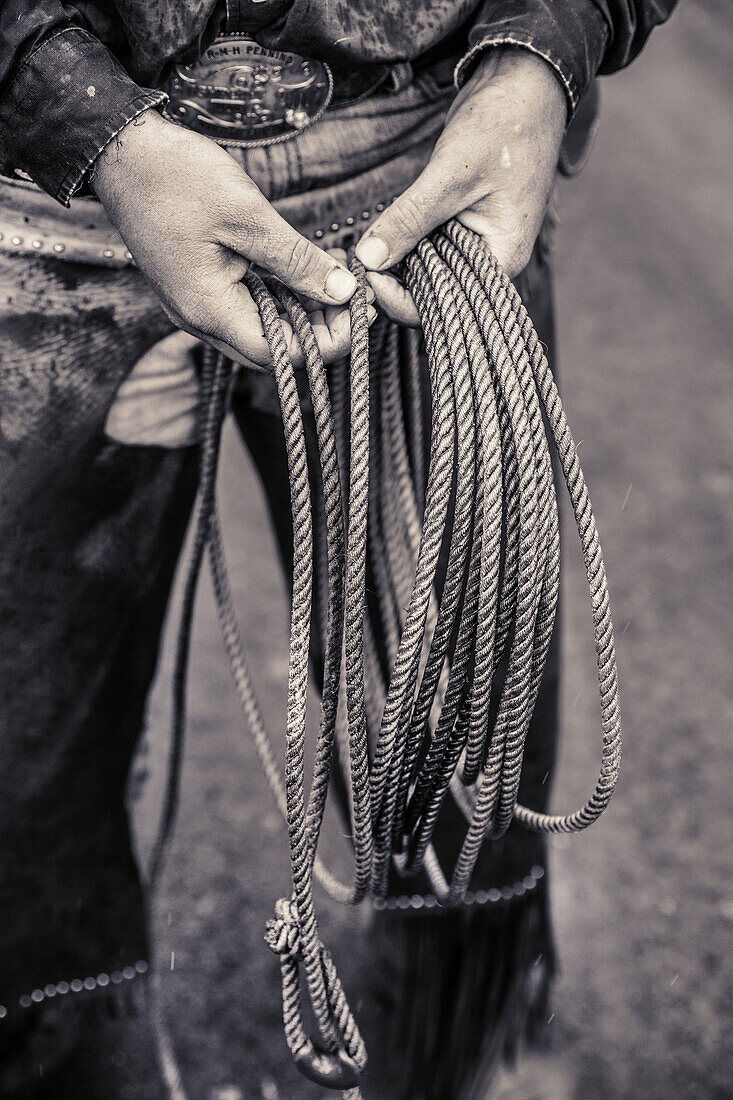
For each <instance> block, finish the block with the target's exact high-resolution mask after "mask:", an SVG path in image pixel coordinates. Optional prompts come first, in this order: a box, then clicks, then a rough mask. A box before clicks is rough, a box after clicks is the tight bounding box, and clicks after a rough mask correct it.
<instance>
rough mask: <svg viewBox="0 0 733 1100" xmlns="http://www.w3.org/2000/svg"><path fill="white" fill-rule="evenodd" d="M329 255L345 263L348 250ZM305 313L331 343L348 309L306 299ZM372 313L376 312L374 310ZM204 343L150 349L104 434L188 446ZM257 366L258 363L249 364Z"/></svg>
mask: <svg viewBox="0 0 733 1100" xmlns="http://www.w3.org/2000/svg"><path fill="white" fill-rule="evenodd" d="M328 255H329V256H331V257H332V258H333V259H335V260H338V261H339V262H340V263H345V262H346V253H345V252H344V251H343V249H337V248H333V249H330V250H329V252H328ZM304 305H305V309H306V312H307V313H308V318H309V320H310V323H311V325H312V326H313V332H314V333H315V337H316V340H317V341H318V343H319V344H320V345H323V344H325V343H326V342H327V341H328V339H329V336H328V331H329V321H328V318H329V314H332V315H333V316H332V317H331V321H330V326H331V328H333V327H334V326H337V319H336V320H334V318H335V317H336V314H339V313H343V312H345V313H346V315H347V318H348V309H347V310H345V311H344V309H343V307H341V306H330V307H328V308H327V309H326V310H325V312H324V310H323V309H322V308H321V307H320V306H319V305H318V304H317V303H313V302H309V301H306V302H305V303H304ZM369 308H370V310H371V313H372V314H373V315H375V311H374V310H373V309H372V308H371V307H369ZM198 345H199V341H198V339H197V338H196V337H195V336H190V335H189V334H188V333H187V332H173V333H171V335H170V336H166V337H164V338H163V339H162V340H159V341H158V343H157V344H154V345H153V347H152V348H149V349H148V350H147V351H146V352H145V354H144V355H143V356H142V358H140V359H138V361H137V362H136V363H135V365H134V367H133V368H132V370H131V371H130V373H129V374H128V375H127V377H126V378H125V380H124V381H123V382H122V384H121V385H120V386H119V388H118V390H117V392H116V394H115V396H114V400H113V402H112V404H111V406H110V408H109V410H108V413H107V419H106V422H105V425H104V431H105V435H106V436H107V437H108V438H109V439H112V440H114V442H115V443H123V444H125V446H128V447H166V448H169V449H170V448H176V447H189V446H190V445H191V444H192V443H198V442H199V440H200V433H201V416H200V408H199V406H200V402H201V380H200V378H199V375H198V372H197V370H196V361H195V358H194V355H193V352H194V350H195V348H196V347H197V346H198ZM247 366H249V367H253V366H254V364H252V363H249V362H248V363H247Z"/></svg>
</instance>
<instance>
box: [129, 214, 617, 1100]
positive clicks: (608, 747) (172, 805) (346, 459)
mask: <svg viewBox="0 0 733 1100" xmlns="http://www.w3.org/2000/svg"><path fill="white" fill-rule="evenodd" d="M349 264H350V268H351V270H352V272H353V273H354V274H355V275H356V278H357V282H358V289H357V292H356V293H355V295H354V297H353V299H352V301H351V303H350V313H351V356H350V362H349V369H348V383H347V379H346V377H345V375H344V371H343V370H342V368H341V367H340V366H339V365H336V367H335V368H334V369H333V370H332V372H331V377H330V380H329V378H328V376H327V373H326V370H325V368H324V365H323V362H322V359H321V356H320V353H319V351H318V346H317V343H316V340H315V336H314V334H313V330H312V328H311V326H310V323H309V321H308V317H307V315H306V313H305V311H304V309H303V308H302V306H301V305H300V303H299V302H298V300H297V299H296V298H295V296H294V295H293V294H291V293H290V292H289V291H288V290H286V288H284V287H283V286H281V285H280V284H279V283H277V282H275V281H273V280H268V282H267V284H265V283H264V282H263V281H262V280H261V279H260V278H259V277H258V276H257V275H255V274H254V273H252V272H250V273H248V274H247V275H246V276H245V283H246V285H247V287H248V289H249V291H250V293H251V294H252V297H253V299H254V301H255V303H256V305H257V308H258V310H259V312H260V317H261V319H262V324H263V328H264V330H265V334H266V336H267V339H268V343H269V347H270V352H271V356H272V362H273V369H274V374H275V378H276V381H277V387H278V394H279V400H280V406H281V410H282V418H283V426H284V432H285V442H286V448H287V455H288V472H289V480H290V495H291V510H292V521H293V536H294V567H293V591H292V607H291V623H290V627H291V633H290V660H289V674H288V707H287V730H286V755H285V768H284V778H283V774H282V772H281V768H280V766H279V764H278V762H277V758H276V754H275V752H274V750H273V747H272V743H271V741H270V738H269V735H268V733H267V730H266V728H265V725H264V722H263V719H262V715H261V712H260V710H259V707H258V705H257V701H256V698H255V694H254V691H253V687H252V680H251V677H250V674H249V670H248V667H247V663H246V659H245V656H244V652H243V649H242V642H241V637H240V633H239V628H238V624H237V618H236V611H235V608H234V605H233V602H232V596H231V589H230V585H229V581H228V575H227V568H226V561H225V557H224V550H223V545H222V538H221V531H220V527H219V521H218V516H217V513H216V502H215V479H216V467H217V461H218V453H219V442H220V434H221V422H222V419H223V416H224V412H225V407H226V391H227V386H228V379H229V377H230V373H231V368H230V367H229V365H227V364H225V363H224V361H223V360H222V359H221V358H220V357H213V356H212V354H209V353H207V356H206V360H205V370H204V382H205V397H206V402H205V403H206V415H205V423H204V438H203V446H202V459H201V487H200V494H199V503H198V506H197V511H196V516H195V521H194V538H193V548H192V553H191V559H190V565H189V570H188V574H187V577H186V583H185V587H184V603H183V611H182V616H181V630H180V633H179V643H178V650H177V661H176V671H175V677H174V736H173V738H172V747H171V765H172V767H171V774H170V777H169V783H168V788H167V791H166V798H165V802H164V812H163V815H162V822H161V830H160V834H159V837H158V841H157V843H156V845H155V848H154V853H153V859H152V863H151V867H152V872H151V878H152V879H153V880H155V879H157V877H158V876H159V873H160V868H161V866H162V862H163V857H164V854H165V852H166V850H167V847H168V845H169V841H170V834H171V830H172V824H173V820H174V816H175V809H176V804H177V798H178V785H179V772H180V762H181V756H182V751H183V729H184V724H185V680H186V672H187V666H188V654H189V646H190V640H189V639H190V627H191V618H192V614H193V602H194V596H195V591H196V584H197V578H198V574H199V572H200V567H201V562H202V559H203V556H204V551H205V549H206V548H208V555H209V562H210V566H211V572H212V577H213V582H214V591H215V596H216V603H217V608H218V614H219V620H220V624H221V629H222V636H223V639H224V645H225V649H226V652H227V654H228V657H229V661H230V664H231V668H232V673H233V676H234V680H235V684H236V687H237V691H238V695H239V700H240V703H241V707H242V711H243V714H244V717H245V722H246V724H247V726H248V728H249V731H250V733H251V735H252V737H253V739H254V742H255V746H256V748H257V752H258V754H259V757H260V760H261V763H262V766H263V769H264V771H265V774H266V777H267V781H268V783H269V786H270V788H271V790H272V793H273V796H274V798H275V802H276V804H277V806H278V808H279V810H280V812H281V813H282V815H283V817H284V819H285V820H286V822H287V826H288V837H289V844H290V856H291V871H292V895H291V897H289V898H284V899H280V901H278V902H277V904H276V907H275V918H274V920H272V921H270V922H269V924H268V928H267V934H266V941H267V943H268V945H269V946H270V948H271V949H272V950H273V951H274V952H275V953H276V954H277V955H278V957H279V960H280V967H281V975H282V987H283V1018H284V1025H285V1035H286V1039H287V1042H288V1045H289V1047H290V1050H291V1052H292V1053H293V1057H294V1058H295V1061H296V1063H297V1065H298V1066H299V1068H300V1069H301V1070H302V1071H303V1072H304V1073H305V1074H306V1075H307V1076H309V1077H310V1078H311V1079H312V1080H315V1081H317V1082H319V1083H320V1084H324V1085H326V1086H327V1087H331V1088H340V1089H341V1090H342V1091H343V1094H344V1096H347V1097H349V1098H350V1100H356V1098H357V1097H358V1096H359V1095H360V1093H359V1089H358V1079H359V1076H360V1074H361V1072H362V1071H363V1069H364V1066H365V1064H366V1051H365V1049H364V1044H363V1041H362V1039H361V1036H360V1035H359V1031H358V1028H357V1025H356V1022H355V1020H354V1017H353V1015H352V1013H351V1010H350V1009H349V1006H348V1003H347V1000H346V997H345V994H344V991H343V989H342V987H341V984H340V982H339V980H338V976H337V974H336V970H335V967H334V964H333V961H332V960H331V957H330V955H329V954H328V952H327V951H326V949H325V948H324V946H323V944H322V943H321V940H320V937H319V933H318V925H317V921H316V916H315V908H314V902H313V881H314V879H317V880H318V881H319V882H320V883H321V884H322V885H323V886H324V888H325V889H326V890H327V891H328V892H329V893H330V894H331V895H332V896H333V897H335V898H336V899H337V900H339V901H341V902H348V903H350V904H356V903H358V902H360V901H361V900H362V899H363V898H364V897H366V896H367V895H368V894H371V895H372V896H374V897H376V898H383V897H384V896H385V894H386V892H387V884H388V878H389V873H390V870H391V869H393V868H394V869H396V870H397V872H398V873H400V874H401V875H404V876H409V875H414V874H416V873H417V872H418V871H420V870H421V869H424V870H425V871H426V872H427V874H428V877H429V880H430V883H431V887H432V889H433V891H434V892H435V894H436V895H437V896H438V897H439V898H440V899H441V900H442V902H443V903H444V904H456V903H459V902H461V901H462V899H464V897H465V896H466V894H467V892H468V891H469V887H470V883H471V876H472V873H473V870H474V867H475V864H476V860H477V858H478V854H479V851H480V848H481V845H482V844H483V842H484V841H485V840H486V838H487V837H492V838H495V837H500V836H502V835H503V834H504V833H505V832H506V830H507V828H508V827H509V824H510V823H511V821H512V820H514V819H516V820H517V821H519V822H520V823H521V824H522V825H524V826H525V827H527V828H529V829H532V830H535V831H538V832H542V833H557V832H563V833H570V832H578V831H580V830H581V829H584V828H586V827H587V826H588V825H590V824H591V823H592V822H593V821H594V820H595V819H596V818H597V817H598V816H599V815H600V814H601V813H602V811H603V810H604V809H605V807H606V806H607V805H608V801H609V799H610V797H611V794H612V793H613V789H614V787H615V784H616V780H617V778H618V773H619V766H620V755H621V731H620V720H619V706H618V682H617V675H616V659H615V652H614V642H613V629H612V625H611V617H610V609H609V596H608V588H607V584H606V576H605V570H604V565H603V558H602V554H601V547H600V542H599V538H598V532H597V528H596V523H595V518H594V516H593V511H592V508H591V504H590V499H589V496H588V492H587V488H586V485H585V481H584V479H583V474H582V470H581V468H580V462H579V460H578V456H577V451H576V447H575V443H574V441H573V437H572V434H571V432H570V429H569V427H568V424H567V421H566V418H565V414H564V411H563V408H562V404H561V401H560V397H559V395H558V392H557V388H556V386H555V383H554V380H553V378H552V375H551V372H550V369H549V366H548V363H547V359H546V357H545V355H544V352H543V350H542V346H541V344H540V342H539V340H538V338H537V335H536V333H535V331H534V328H533V326H532V323H531V321H530V319H529V316H528V314H527V312H526V310H525V308H524V306H523V305H522V303H521V301H520V300H519V298H518V295H517V293H516V290H515V289H514V287H513V285H512V283H511V282H510V281H509V280H508V279H507V278H506V276H505V275H504V274H503V273H502V272H501V270H500V269H499V268H498V266H497V264H496V262H495V260H494V259H493V257H492V256H491V255H490V254H489V253H488V251H487V250H486V248H485V246H484V245H483V244H482V243H481V241H480V239H479V238H478V237H477V236H476V235H475V234H473V233H472V232H471V231H470V230H468V229H466V228H465V227H464V226H462V225H460V224H459V223H457V222H449V223H447V224H446V225H445V226H443V227H441V229H439V230H437V231H436V232H435V233H434V234H433V235H432V236H431V238H430V239H426V240H424V241H422V242H421V243H420V245H419V246H418V247H417V249H416V250H415V251H414V252H413V253H412V254H411V255H410V256H409V257H408V258H407V261H406V265H405V269H406V282H407V286H408V288H409V290H410V292H411V294H412V297H413V298H414V301H415V304H416V307H417V310H418V314H419V316H420V321H421V325H422V330H423V336H424V341H425V350H426V354H427V364H428V375H429V386H430V398H429V399H430V408H429V411H430V416H429V421H430V441H429V448H428V462H427V470H425V453H424V446H425V444H424V440H425V429H426V423H427V419H428V418H427V417H426V415H425V413H426V410H425V406H424V400H425V394H424V387H423V379H422V375H421V359H420V355H419V350H418V344H417V337H416V336H415V335H414V334H410V333H401V332H399V331H398V330H397V329H396V328H395V327H394V326H392V325H390V324H389V323H388V322H385V321H382V320H380V321H378V322H377V324H375V326H374V329H373V331H372V333H371V339H370V333H369V329H368V324H367V315H366V285H367V284H366V275H365V272H364V269H363V268H362V267H361V265H360V264H359V263H358V261H357V260H356V259H355V257H354V256H353V255H352V256H351V257H350V260H349ZM279 311H282V312H284V313H285V314H286V315H287V316H288V317H289V319H290V321H291V323H292V326H293V330H294V332H295V334H296V336H297V338H298V340H299V342H300V344H301V347H302V350H303V356H304V360H305V366H306V374H307V379H308V385H309V390H310V396H311V400H312V404H313V411H314V417H315V424H316V433H317V441H318V451H319V460H320V473H319V476H320V479H321V486H322V490H323V520H322V528H321V529H319V531H318V532H317V536H318V540H319V542H318V545H319V546H325V553H326V562H325V566H324V565H323V562H322V560H321V562H320V563H317V562H316V558H317V556H318V555H317V554H316V549H315V541H314V524H313V513H312V500H313V495H312V491H311V485H310V482H309V473H308V463H307V455H306V447H305V435H304V430H303V420H302V414H301V407H300V399H299V396H298V389H297V385H296V377H295V372H294V369H293V365H292V362H291V360H290V357H289V355H288V352H287V346H286V342H285V338H284V333H283V327H282V322H281V319H280V313H279ZM370 342H371V345H372V353H373V355H374V353H376V356H375V358H376V362H375V363H374V365H373V367H372V369H370ZM545 419H546V422H547V424H548V425H549V430H550V433H551V435H552V439H553V442H554V445H555V447H556V450H557V454H558V457H559V461H560V466H561V468H562V472H563V476H564V479H565V483H566V486H567V489H568V494H569V497H570V501H571V505H572V508H573V512H574V515H575V519H576V524H577V529H578V534H579V537H580V540H581V546H582V550H583V557H584V561H585V568H586V575H587V580H588V586H589V592H590V599H591V610H592V617H593V627H594V636H595V646H596V657H597V669H598V684H599V693H600V701H601V718H602V747H601V766H600V771H599V776H598V780H597V782H596V785H595V788H594V790H593V792H592V794H591V796H590V797H589V799H588V800H587V802H586V803H585V805H583V806H582V807H581V808H580V809H578V810H576V811H574V812H572V813H570V814H561V815H557V814H545V813H539V812H537V811H535V810H532V809H531V808H529V807H525V806H522V805H520V804H519V803H518V801H517V795H518V789H519V782H520V778H521V770H522V760H523V755H524V748H525V744H526V739H527V733H528V729H529V724H530V720H531V717H532V712H533V709H534V705H535V701H536V698H537V693H538V690H539V686H540V681H541V678H542V673H543V670H544V667H545V662H546V659H547V653H548V648H549V644H550V638H551V635H552V629H553V624H554V619H555V611H556V607H557V599H558V587H559V575H560V565H559V562H560V552H559V527H558V514H557V501H556V498H555V488H554V483H553V477H552V467H551V461H550V450H549V444H548V438H547V435H546V430H545ZM449 517H450V522H449ZM322 556H323V555H320V557H321V559H322ZM441 556H443V557H444V558H445V569H444V573H443V576H442V580H441V582H440V584H438V576H439V563H440V559H441ZM316 564H319V567H320V568H321V574H319V578H320V579H319V584H322V585H323V587H324V588H325V591H326V607H325V613H324V614H323V615H322V620H323V621H322V623H321V629H322V631H323V632H324V633H325V648H324V653H325V658H324V674H323V692H322V699H321V714H320V718H321V720H320V729H319V734H318V739H317V743H316V749H315V756H314V763H313V774H312V781H311V785H310V792H309V795H308V798H307V800H306V791H305V754H304V749H305V736H306V713H307V688H308V654H309V645H310V631H311V620H312V604H313V583H314V568H315V566H316ZM368 585H369V586H373V589H374V591H375V592H376V600H371V601H368V600H367V586H368ZM377 639H380V645H378V644H377ZM380 647H381V648H380ZM500 664H504V665H505V666H506V671H505V673H504V675H503V680H501V681H499V682H497V675H498V672H499V668H500ZM492 690H495V691H496V692H497V693H498V707H497V713H496V718H495V720H494V721H493V723H490V721H489V702H490V698H491V694H492ZM335 746H338V758H339V761H340V765H341V768H342V770H343V772H344V786H345V789H346V791H347V794H348V802H349V807H348V809H349V813H350V816H351V829H352V837H353V846H354V875H353V881H352V882H351V883H350V884H347V883H342V882H340V881H339V880H338V879H336V878H335V877H334V876H333V875H332V874H331V873H330V872H329V871H328V869H327V868H325V867H324V866H323V864H322V863H321V861H320V859H319V857H318V852H317V848H318V841H319V835H320V829H321V825H322V821H323V816H324V812H325V805H326V800H327V795H328V790H329V784H330V779H331V775H332V768H333V761H334V749H335ZM449 792H450V793H451V795H452V797H453V798H454V799H455V801H456V803H457V805H458V807H459V809H460V810H461V812H462V813H463V815H464V817H465V819H466V833H465V837H464V840H463V843H462V847H461V850H460V852H459V855H458V857H457V860H456V864H455V867H454V868H453V870H452V872H451V874H450V875H447V874H446V871H445V869H444V868H443V867H441V865H440V862H439V860H438V858H437V856H436V854H435V850H434V848H433V845H432V838H433V834H434V830H435V828H436V825H437V822H438V820H439V815H440V810H441V807H442V805H443V803H444V800H445V798H446V796H447V795H448V793H449ZM301 969H302V972H303V978H304V985H305V988H306V989H307V991H308V997H309V1000H310V1003H311V1006H312V1009H313V1014H314V1017H315V1020H316V1025H317V1028H318V1040H317V1042H314V1041H313V1040H312V1039H311V1038H309V1036H308V1035H307V1034H306V1031H305V1029H304V1025H303V1017H302V1005H301ZM177 1095H180V1093H178V1094H177Z"/></svg>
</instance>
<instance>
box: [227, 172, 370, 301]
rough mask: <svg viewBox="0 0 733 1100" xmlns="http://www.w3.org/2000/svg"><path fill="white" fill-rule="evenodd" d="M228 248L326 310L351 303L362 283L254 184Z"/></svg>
mask: <svg viewBox="0 0 733 1100" xmlns="http://www.w3.org/2000/svg"><path fill="white" fill-rule="evenodd" d="M222 243H223V244H225V245H227V247H229V248H233V249H234V250H235V251H236V252H239V253H240V255H242V256H246V258H247V259H248V260H251V261H252V262H253V263H256V264H258V265H259V266H260V267H262V268H264V269H265V270H266V271H269V272H271V273H272V274H273V275H276V276H277V277H278V278H279V279H282V281H283V282H284V283H285V285H286V286H288V287H290V289H291V290H295V291H297V292H299V293H301V294H305V295H307V296H308V297H309V298H312V299H313V300H314V301H316V302H320V303H322V304H324V305H334V304H343V303H344V302H348V300H349V298H351V296H352V294H353V293H354V291H355V290H356V279H355V278H354V276H353V275H352V274H351V272H350V271H349V270H348V269H347V267H346V266H345V265H344V263H342V262H339V261H338V260H336V259H334V258H333V257H332V256H329V254H328V253H327V252H326V251H324V249H322V248H318V246H317V245H315V244H313V243H312V242H311V241H309V240H307V238H306V237H304V236H302V235H301V234H300V233H298V232H297V230H295V229H293V227H292V225H289V224H288V222H286V221H285V219H284V218H283V217H281V216H280V214H278V213H277V211H276V210H275V209H274V208H273V207H272V206H271V205H270V203H269V202H268V201H267V199H266V198H265V197H264V195H263V194H262V193H261V192H260V191H259V190H257V189H256V188H255V187H254V185H253V184H252V183H251V181H249V180H248V181H247V186H246V190H245V191H244V192H243V201H242V203H241V205H240V206H239V207H238V208H237V209H236V210H234V211H233V212H232V213H231V214H230V216H229V218H228V222H227V227H226V230H225V232H224V233H223V234H222Z"/></svg>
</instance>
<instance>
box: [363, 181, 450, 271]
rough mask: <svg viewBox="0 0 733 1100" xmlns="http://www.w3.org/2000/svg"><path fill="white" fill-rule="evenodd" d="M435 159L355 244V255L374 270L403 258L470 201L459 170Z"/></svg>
mask: <svg viewBox="0 0 733 1100" xmlns="http://www.w3.org/2000/svg"><path fill="white" fill-rule="evenodd" d="M446 168H447V166H446V165H445V163H444V161H443V160H442V159H441V160H433V161H431V162H430V163H429V164H428V166H427V167H426V168H425V170H424V171H423V172H422V173H421V174H420V175H419V176H418V178H417V179H416V180H415V182H414V183H413V184H411V185H410V187H408V188H407V190H406V191H405V192H403V194H402V195H400V196H399V197H398V198H396V199H395V201H394V202H393V203H392V205H391V206H388V207H387V209H386V210H385V211H384V213H383V214H380V216H379V217H378V218H377V220H376V221H375V222H374V224H373V225H372V226H371V228H370V229H368V230H367V232H366V233H365V234H364V236H363V237H362V239H361V240H360V241H359V243H358V244H357V246H356V255H357V257H358V258H359V259H360V260H361V262H362V263H363V264H364V266H365V267H366V268H369V270H371V271H384V270H386V269H387V268H389V267H392V266H393V265H394V264H396V263H398V262H399V261H400V260H402V259H404V257H405V256H406V255H407V253H408V252H411V251H412V249H413V248H414V247H415V246H416V245H417V243H418V242H419V241H421V240H422V239H423V237H427V235H428V234H429V233H432V231H433V230H434V229H436V228H437V226H439V225H441V224H442V222H444V221H447V220H448V218H450V217H452V216H453V214H455V212H456V210H459V209H461V208H462V207H464V206H467V205H468V202H467V200H466V197H465V195H464V191H465V188H464V186H463V181H462V179H461V178H460V173H457V172H453V173H451V172H449V171H447V170H446Z"/></svg>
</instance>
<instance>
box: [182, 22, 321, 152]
mask: <svg viewBox="0 0 733 1100" xmlns="http://www.w3.org/2000/svg"><path fill="white" fill-rule="evenodd" d="M166 91H167V92H168V95H169V97H170V98H169V101H168V103H167V104H166V106H165V109H164V111H163V114H164V116H165V117H166V118H167V119H168V120H169V121H170V122H177V123H178V124H179V125H181V126H187V127H188V128H189V129H190V130H195V131H196V132H197V133H199V134H204V135H205V136H206V137H209V138H212V139H213V140H214V141H217V142H218V143H219V144H220V145H231V146H240V147H246V146H258V145H259V146H261V145H274V144H275V143H276V142H279V141H287V140H288V139H289V138H291V137H295V135H296V134H298V133H300V131H301V130H304V129H305V128H306V127H307V126H312V124H313V123H314V122H317V120H318V119H319V118H320V117H321V115H322V114H323V112H324V111H325V110H326V108H327V107H328V104H329V103H330V101H331V95H332V93H333V76H332V74H331V70H330V69H329V67H328V65H327V64H326V63H325V62H324V61H315V60H312V59H310V58H307V57H301V56H300V55H299V54H297V53H287V52H284V51H281V50H270V49H267V47H265V46H260V45H259V43H258V42H255V41H254V39H252V38H249V37H248V36H247V35H244V34H226V35H221V36H220V37H219V38H215V39H214V41H213V42H212V43H211V45H210V46H209V47H208V49H206V50H205V51H204V53H203V54H202V55H201V57H200V58H199V59H198V60H197V61H195V62H194V63H193V65H177V66H176V68H175V70H174V72H173V75H172V76H171V78H170V81H169V82H168V86H167V88H166Z"/></svg>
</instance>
